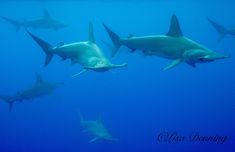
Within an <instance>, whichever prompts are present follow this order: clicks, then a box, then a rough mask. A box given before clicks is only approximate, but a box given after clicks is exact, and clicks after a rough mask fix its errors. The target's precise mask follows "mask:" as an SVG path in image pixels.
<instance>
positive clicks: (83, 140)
mask: <svg viewBox="0 0 235 152" xmlns="http://www.w3.org/2000/svg"><path fill="white" fill-rule="evenodd" d="M234 5H235V3H234V2H232V1H225V2H222V1H221V2H213V3H212V2H210V1H208V2H204V1H196V0H195V1H178V2H176V1H157V2H154V1H152V2H108V3H107V2H98V1H93V2H48V3H40V2H5V3H0V15H3V16H7V17H12V18H16V19H19V20H30V19H35V18H37V17H41V16H42V10H43V8H47V9H48V10H49V12H50V14H51V16H53V17H55V18H56V19H58V20H61V21H63V22H65V23H68V24H69V25H70V26H69V27H68V28H66V29H62V30H60V31H48V30H31V31H32V32H33V33H34V34H36V35H38V36H40V37H41V38H43V39H45V40H46V41H48V42H50V43H51V44H53V45H58V44H59V42H64V43H69V42H75V41H84V40H87V37H88V23H89V21H92V23H93V25H94V31H95V37H96V41H97V44H98V45H99V46H100V47H101V48H102V49H103V50H104V52H105V54H106V55H107V57H110V52H111V51H110V50H109V48H108V47H107V46H105V45H104V44H103V43H102V40H105V41H109V42H110V39H109V37H108V36H107V33H106V32H105V30H104V28H103V27H102V24H101V23H102V22H105V23H106V24H107V25H109V27H111V28H112V29H113V30H114V31H115V32H117V33H119V34H120V36H121V37H126V36H128V35H129V34H134V35H137V36H142V35H150V34H165V33H166V32H167V31H168V28H169V22H170V17H171V15H172V14H173V13H176V14H177V16H178V17H179V20H180V23H181V27H182V30H183V32H184V34H185V35H186V36H187V37H190V38H191V39H193V40H196V41H197V42H200V43H202V44H203V45H205V46H207V47H208V48H211V49H213V50H215V51H218V52H220V53H226V54H230V55H231V56H232V57H231V58H229V59H226V60H220V61H217V62H214V63H208V64H200V65H198V67H197V68H196V69H193V68H191V67H189V66H188V65H186V64H182V65H180V66H178V67H176V68H174V69H172V70H169V71H167V72H163V71H162V70H161V69H162V68H163V67H165V66H166V65H168V64H169V62H170V61H169V60H166V59H162V58H159V57H145V56H143V55H142V54H141V53H135V54H130V53H128V51H129V50H128V49H127V48H125V47H122V48H121V49H120V51H119V53H118V54H117V56H116V57H115V58H112V59H111V60H112V62H114V63H123V62H128V67H127V68H124V69H119V70H115V71H113V72H107V73H95V72H88V73H86V74H83V75H81V76H80V77H78V78H76V79H71V78H70V77H71V75H73V74H75V73H77V72H79V71H80V70H81V67H80V66H79V65H73V66H72V65H71V63H70V62H69V61H66V62H61V61H60V58H57V57H55V58H54V59H53V61H52V62H51V64H50V65H49V66H48V67H46V68H44V67H43V63H44V58H45V55H44V54H43V52H42V50H41V49H40V48H39V46H38V45H37V44H36V43H35V42H33V40H32V39H31V38H30V37H29V36H28V35H27V34H26V32H25V31H24V30H23V29H22V30H21V31H20V32H15V29H14V28H13V27H12V26H10V25H9V24H8V23H6V22H5V21H2V20H0V40H1V42H0V70H1V75H0V78H1V79H0V84H1V85H0V93H1V94H11V95H13V94H15V93H16V92H17V91H18V90H21V89H22V88H27V87H28V86H30V85H32V84H33V83H34V82H35V76H34V73H35V72H40V73H41V74H42V75H43V76H44V77H45V79H46V80H49V81H53V82H60V81H65V82H66V84H65V85H64V86H62V87H60V88H58V89H57V90H56V92H55V93H54V94H53V95H52V96H49V97H44V98H40V99H37V100H34V101H27V102H23V103H16V104H15V105H14V109H13V112H12V113H9V112H8V107H7V104H6V103H4V102H0V152H32V151H33V152H42V151H43V152H51V151H58V152H78V151H82V152H90V151H91V152H93V151H102V152H120V151H129V152H137V151H140V152H143V151H148V152H157V151H161V152H162V151H164V152H176V151H181V152H183V151H190V152H198V151H207V152H209V151H213V152H214V151H215V152H217V151H218V152H222V151H226V152H233V151H234V149H235V140H234V137H235V130H234V128H235V119H234V114H235V84H234V82H235V59H234V58H233V56H234V54H235V53H234V50H235V43H234V42H235V39H234V38H233V37H231V36H227V37H226V38H225V39H224V40H223V41H222V42H220V43H218V42H217V39H218V35H217V33H216V31H215V30H214V29H213V28H212V27H211V25H210V24H209V23H208V22H207V20H206V17H211V18H213V19H215V20H216V21H218V22H220V23H221V24H224V25H225V26H227V27H232V26H233V25H235V18H234V14H235V10H234ZM79 110H80V111H81V112H82V113H83V114H84V116H85V118H87V119H92V120H95V119H97V118H98V117H99V116H102V119H103V122H104V124H105V125H106V126H107V128H108V129H109V130H110V132H111V133H112V134H113V136H114V137H116V138H119V139H120V141H118V142H116V143H103V142H97V143H94V144H89V143H88V141H89V140H90V139H91V137H89V136H88V135H86V134H84V133H83V132H81V129H80V125H79V116H78V111H79ZM162 131H177V132H179V133H180V134H183V135H190V134H191V133H193V132H199V133H200V134H202V135H217V134H218V135H228V136H230V137H231V138H230V140H229V141H227V142H226V143H224V144H223V145H217V144H214V143H189V142H183V143H174V144H166V143H165V144H164V143H163V144H159V143H158V142H157V140H156V138H157V134H158V133H160V132H162Z"/></svg>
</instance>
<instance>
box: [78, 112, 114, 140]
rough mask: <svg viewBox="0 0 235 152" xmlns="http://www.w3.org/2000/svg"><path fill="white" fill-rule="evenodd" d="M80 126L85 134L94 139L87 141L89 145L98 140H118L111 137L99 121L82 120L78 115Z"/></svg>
mask: <svg viewBox="0 0 235 152" xmlns="http://www.w3.org/2000/svg"><path fill="white" fill-rule="evenodd" d="M80 124H81V127H82V129H83V131H84V132H87V133H89V134H91V135H92V136H93V137H94V138H93V139H91V140H90V141H89V143H93V142H95V141H98V140H103V141H118V139H116V138H113V137H112V136H111V134H110V133H109V131H108V130H107V129H106V128H105V126H104V124H103V123H102V121H101V120H100V119H99V120H95V121H90V120H84V118H83V116H82V115H80Z"/></svg>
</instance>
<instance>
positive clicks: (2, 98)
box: [0, 95, 14, 112]
mask: <svg viewBox="0 0 235 152" xmlns="http://www.w3.org/2000/svg"><path fill="white" fill-rule="evenodd" d="M10 98H11V97H9V96H3V95H0V99H1V100H3V101H5V102H6V103H7V104H8V105H9V112H11V111H12V108H13V103H14V102H13V101H10Z"/></svg>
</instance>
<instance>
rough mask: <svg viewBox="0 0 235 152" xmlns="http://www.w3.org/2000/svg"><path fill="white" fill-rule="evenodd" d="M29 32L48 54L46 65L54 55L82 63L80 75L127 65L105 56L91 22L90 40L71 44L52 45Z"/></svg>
mask: <svg viewBox="0 0 235 152" xmlns="http://www.w3.org/2000/svg"><path fill="white" fill-rule="evenodd" d="M28 34H29V35H30V36H31V37H32V39H33V40H34V41H35V42H36V43H37V44H38V45H39V46H40V47H41V48H42V50H43V51H44V53H45V54H46V60H45V66H47V65H48V64H49V63H50V61H51V60H52V58H53V56H54V55H58V56H59V57H61V59H62V61H64V60H66V59H70V60H71V61H72V63H76V64H80V65H82V66H83V68H84V69H83V70H82V71H81V72H79V73H78V74H76V75H74V76H77V75H80V74H81V73H84V72H86V71H88V70H93V71H96V72H105V71H109V70H110V69H115V68H122V67H126V66H127V64H126V63H123V64H112V63H111V62H110V61H109V60H108V59H107V58H106V57H105V56H104V54H103V51H102V50H101V49H100V48H99V47H98V45H97V44H96V43H95V37H94V32H93V26H92V24H91V23H90V25H89V40H88V41H85V42H75V43H70V44H64V43H62V42H61V43H60V45H59V46H52V45H50V44H49V43H47V42H46V41H44V40H42V39H40V38H39V37H37V36H35V35H33V34H32V33H30V32H29V31H28Z"/></svg>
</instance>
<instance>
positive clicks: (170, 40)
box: [121, 36, 200, 59]
mask: <svg viewBox="0 0 235 152" xmlns="http://www.w3.org/2000/svg"><path fill="white" fill-rule="evenodd" d="M121 43H122V44H123V45H124V46H127V47H128V48H130V49H132V50H142V51H143V52H144V53H145V54H146V55H155V56H160V57H163V58H167V59H178V58H181V57H182V56H183V54H184V52H185V51H187V50H189V49H192V48H195V49H196V48H200V47H199V46H198V45H197V44H196V43H195V42H193V41H191V40H189V39H187V38H185V37H182V38H174V37H169V36H147V37H137V38H131V39H126V40H122V41H121Z"/></svg>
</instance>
